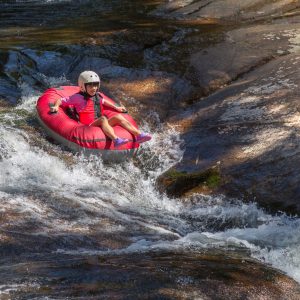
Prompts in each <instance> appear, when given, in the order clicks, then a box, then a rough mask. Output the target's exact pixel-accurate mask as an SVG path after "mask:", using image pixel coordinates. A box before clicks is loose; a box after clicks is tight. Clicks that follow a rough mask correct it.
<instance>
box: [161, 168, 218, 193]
mask: <svg viewBox="0 0 300 300" xmlns="http://www.w3.org/2000/svg"><path fill="white" fill-rule="evenodd" d="M158 184H159V186H160V190H166V192H167V193H168V194H169V195H172V196H182V195H183V194H185V193H186V192H188V191H191V190H194V189H199V190H201V189H203V190H204V189H216V188H218V187H219V186H220V184H221V175H220V171H219V169H218V168H210V169H208V170H205V171H199V172H190V173H188V172H186V171H179V170H176V169H175V168H171V169H170V170H168V171H167V172H166V173H165V174H163V175H162V176H161V177H160V178H159V180H158Z"/></svg>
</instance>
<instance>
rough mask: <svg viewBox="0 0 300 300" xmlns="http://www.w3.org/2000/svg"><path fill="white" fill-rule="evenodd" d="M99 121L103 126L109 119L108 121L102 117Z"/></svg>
mask: <svg viewBox="0 0 300 300" xmlns="http://www.w3.org/2000/svg"><path fill="white" fill-rule="evenodd" d="M98 121H99V123H100V124H103V123H105V122H107V119H106V117H105V116H102V117H100V118H99V119H98Z"/></svg>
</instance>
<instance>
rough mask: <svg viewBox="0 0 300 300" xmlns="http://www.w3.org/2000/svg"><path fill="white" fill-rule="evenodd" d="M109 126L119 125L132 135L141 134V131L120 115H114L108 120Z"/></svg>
mask: <svg viewBox="0 0 300 300" xmlns="http://www.w3.org/2000/svg"><path fill="white" fill-rule="evenodd" d="M108 123H109V125H110V126H115V125H121V126H122V127H124V128H125V129H126V130H128V131H129V132H130V133H132V134H133V135H139V134H141V131H140V130H138V129H137V128H136V127H134V126H133V125H132V124H131V123H130V122H129V121H128V120H126V119H125V118H124V117H123V116H122V115H121V114H118V115H115V116H113V117H111V118H110V119H109V120H108Z"/></svg>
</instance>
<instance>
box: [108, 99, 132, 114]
mask: <svg viewBox="0 0 300 300" xmlns="http://www.w3.org/2000/svg"><path fill="white" fill-rule="evenodd" d="M102 104H103V105H104V106H107V107H111V108H113V109H115V110H116V111H118V112H127V109H126V107H125V106H123V105H122V104H121V105H119V106H118V105H116V104H113V103H111V102H109V101H106V100H105V99H102Z"/></svg>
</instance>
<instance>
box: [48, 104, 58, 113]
mask: <svg viewBox="0 0 300 300" xmlns="http://www.w3.org/2000/svg"><path fill="white" fill-rule="evenodd" d="M50 112H52V113H56V112H58V107H57V106H55V105H53V106H50Z"/></svg>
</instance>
